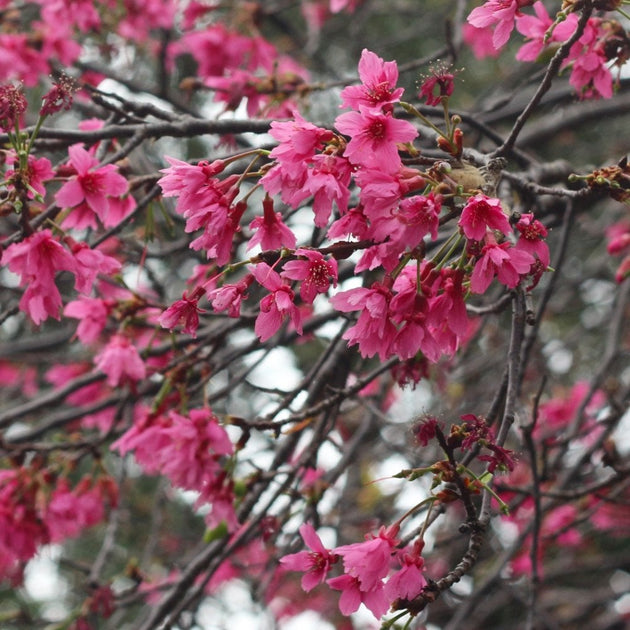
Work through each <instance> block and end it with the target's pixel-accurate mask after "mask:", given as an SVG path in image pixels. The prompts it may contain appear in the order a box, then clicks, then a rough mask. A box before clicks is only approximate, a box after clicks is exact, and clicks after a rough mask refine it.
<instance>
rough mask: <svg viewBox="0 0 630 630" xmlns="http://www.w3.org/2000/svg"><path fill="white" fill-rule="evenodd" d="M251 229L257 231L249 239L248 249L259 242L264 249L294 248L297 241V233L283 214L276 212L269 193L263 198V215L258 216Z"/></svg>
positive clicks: (251, 224)
mask: <svg viewBox="0 0 630 630" xmlns="http://www.w3.org/2000/svg"><path fill="white" fill-rule="evenodd" d="M249 229H250V230H255V231H256V233H255V234H254V236H252V237H251V238H250V239H249V243H248V244H247V249H248V250H249V249H252V247H255V246H256V245H259V244H260V246H261V248H262V249H263V251H266V250H270V249H280V248H281V247H289V248H290V249H293V248H294V247H295V245H296V243H297V239H296V237H295V234H293V232H292V231H291V230H290V229H289V228H288V227H287V226H286V225H285V224H284V222H283V221H282V214H280V213H279V212H274V210H273V199H272V198H271V197H270V196H269V195H266V196H265V198H264V200H263V216H262V217H256V218H255V219H254V220H253V221H252V222H251V223H250V224H249Z"/></svg>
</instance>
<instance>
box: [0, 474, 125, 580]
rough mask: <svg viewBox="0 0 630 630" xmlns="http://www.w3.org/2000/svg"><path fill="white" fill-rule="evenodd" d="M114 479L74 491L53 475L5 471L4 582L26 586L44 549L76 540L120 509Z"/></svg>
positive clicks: (1, 493)
mask: <svg viewBox="0 0 630 630" xmlns="http://www.w3.org/2000/svg"><path fill="white" fill-rule="evenodd" d="M117 500H118V494H117V487H116V485H115V484H114V482H113V480H112V479H111V478H110V477H106V476H101V477H98V478H97V479H92V478H91V477H85V478H83V479H82V480H81V481H79V483H78V484H76V485H75V486H74V487H71V485H70V483H69V481H68V479H66V478H65V477H60V478H57V477H56V474H55V473H54V472H53V471H52V470H48V469H40V468H38V467H37V465H35V466H34V467H28V466H20V467H9V468H6V469H3V470H0V580H2V579H5V578H7V577H8V578H10V579H13V580H15V581H16V582H20V581H21V572H22V569H23V567H24V565H25V564H26V562H27V561H28V560H30V559H31V558H32V557H33V556H34V555H35V553H36V552H37V549H38V547H39V546H41V545H44V544H47V543H50V542H61V541H63V540H66V539H68V538H74V537H75V536H77V535H78V534H80V533H82V531H83V530H84V529H85V528H86V527H91V526H93V525H95V524H96V523H98V522H100V521H101V520H102V519H103V516H104V514H105V507H106V506H107V505H109V506H115V505H116V503H117Z"/></svg>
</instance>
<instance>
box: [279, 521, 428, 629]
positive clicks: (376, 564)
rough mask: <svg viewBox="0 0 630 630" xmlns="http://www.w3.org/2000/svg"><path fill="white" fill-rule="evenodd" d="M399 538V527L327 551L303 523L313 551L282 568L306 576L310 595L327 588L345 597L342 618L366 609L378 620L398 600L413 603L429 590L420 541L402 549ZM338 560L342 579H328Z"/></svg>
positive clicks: (297, 555) (303, 533) (293, 556)
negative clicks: (320, 586) (413, 600)
mask: <svg viewBox="0 0 630 630" xmlns="http://www.w3.org/2000/svg"><path fill="white" fill-rule="evenodd" d="M397 534H398V526H395V525H394V526H392V527H390V528H388V529H386V528H384V527H382V528H381V529H380V530H379V532H378V534H377V535H375V536H374V535H368V536H366V540H365V542H360V543H353V544H350V545H342V546H341V547H336V548H334V549H327V548H326V547H324V545H323V543H322V541H321V540H320V538H319V536H318V535H317V533H316V532H315V530H314V529H313V527H312V526H311V525H309V524H308V523H305V524H304V525H302V526H301V527H300V535H301V536H302V538H303V540H304V542H305V543H306V544H307V546H308V547H309V548H310V549H311V551H300V552H298V553H295V554H289V555H287V556H284V557H283V558H281V560H280V562H281V564H282V566H283V568H284V569H285V570H288V571H301V572H303V573H304V575H303V576H302V588H303V589H304V590H305V591H307V592H309V591H311V590H312V589H314V588H315V587H316V586H317V585H318V584H322V583H324V582H325V583H326V584H328V586H329V587H330V588H332V589H334V590H337V591H341V596H340V598H339V610H340V611H341V612H342V614H344V615H350V614H352V613H353V612H355V611H356V610H358V608H359V606H360V605H361V604H365V606H366V607H367V608H368V609H369V610H370V611H371V612H372V613H373V614H374V616H375V617H376V618H377V619H378V618H380V617H382V616H383V615H384V614H385V613H386V612H387V610H388V609H389V607H390V605H391V604H392V603H394V602H395V601H396V600H398V599H413V598H414V597H416V595H418V594H419V593H420V592H421V591H422V589H423V588H424V586H425V585H426V579H425V577H424V575H423V570H422V569H423V566H424V561H423V559H422V557H421V555H420V554H421V552H422V548H423V543H422V542H421V541H418V542H416V543H414V544H413V545H410V546H409V547H408V548H404V549H401V548H400V545H399V543H400V541H399V540H398V539H397V538H396V536H397ZM339 560H342V563H343V573H342V574H341V575H339V576H337V577H331V578H328V577H327V576H328V573H329V572H330V571H331V570H332V569H333V567H334V566H335V565H336V564H338V563H339ZM392 571H393V573H392ZM388 576H389V579H387V581H384V580H385V578H387V577H388Z"/></svg>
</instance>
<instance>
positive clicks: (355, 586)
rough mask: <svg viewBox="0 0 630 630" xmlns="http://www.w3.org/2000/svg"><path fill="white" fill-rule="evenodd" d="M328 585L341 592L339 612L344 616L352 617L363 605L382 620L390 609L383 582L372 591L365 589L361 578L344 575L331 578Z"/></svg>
mask: <svg viewBox="0 0 630 630" xmlns="http://www.w3.org/2000/svg"><path fill="white" fill-rule="evenodd" d="M326 583H327V584H328V586H330V588H333V589H335V590H337V591H341V597H340V598H339V610H340V611H341V614H343V615H351V614H352V613H353V612H356V611H357V610H358V609H359V606H360V605H361V604H362V603H363V604H365V606H366V607H367V608H368V609H369V610H370V611H371V612H372V614H373V615H374V616H375V617H376V618H377V619H380V618H381V617H382V616H383V615H384V614H385V613H386V612H387V609H388V608H389V601H388V600H387V596H386V594H385V586H384V584H383V582H380V583H378V584H376V585H375V586H374V588H372V589H369V590H368V589H363V588H362V587H361V582H360V581H359V578H357V577H355V576H352V575H347V574H344V575H340V576H339V577H335V578H330V579H329V580H327V581H326Z"/></svg>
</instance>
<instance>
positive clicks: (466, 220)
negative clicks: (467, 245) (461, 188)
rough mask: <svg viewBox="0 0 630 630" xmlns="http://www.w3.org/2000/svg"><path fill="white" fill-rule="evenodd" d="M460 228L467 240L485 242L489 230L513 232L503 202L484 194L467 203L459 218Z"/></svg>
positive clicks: (472, 198)
mask: <svg viewBox="0 0 630 630" xmlns="http://www.w3.org/2000/svg"><path fill="white" fill-rule="evenodd" d="M459 227H460V228H461V230H462V232H463V233H464V236H466V238H470V239H473V240H475V241H481V240H483V238H484V237H485V235H486V232H487V230H488V229H491V230H498V231H499V232H501V233H502V234H509V233H510V232H512V228H511V227H510V223H509V221H508V219H507V217H506V216H505V213H504V212H503V208H502V207H501V202H500V201H499V200H498V199H494V198H491V197H487V196H486V195H484V194H482V193H478V194H477V195H475V196H474V197H471V198H470V199H469V200H468V201H467V202H466V205H465V206H464V209H463V210H462V214H461V216H460V218H459Z"/></svg>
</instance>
